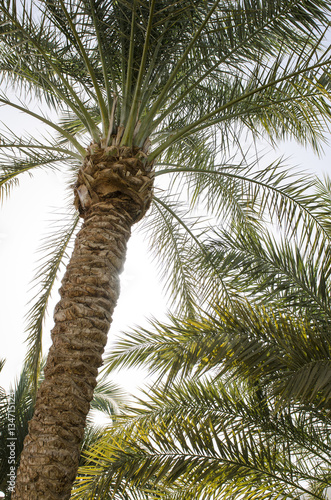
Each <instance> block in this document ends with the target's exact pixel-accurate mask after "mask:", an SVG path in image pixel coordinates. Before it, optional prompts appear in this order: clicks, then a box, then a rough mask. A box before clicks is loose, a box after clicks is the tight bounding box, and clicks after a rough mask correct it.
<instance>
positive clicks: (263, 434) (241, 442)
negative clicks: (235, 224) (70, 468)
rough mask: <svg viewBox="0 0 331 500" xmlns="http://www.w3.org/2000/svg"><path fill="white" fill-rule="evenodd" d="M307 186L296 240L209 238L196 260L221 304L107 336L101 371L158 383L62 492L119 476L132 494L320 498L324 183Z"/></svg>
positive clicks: (325, 478) (327, 378) (328, 350)
mask: <svg viewBox="0 0 331 500" xmlns="http://www.w3.org/2000/svg"><path fill="white" fill-rule="evenodd" d="M316 188H317V191H316V193H311V200H313V203H314V209H313V213H314V217H312V220H311V226H310V227H309V226H307V225H301V226H300V229H301V230H300V229H299V228H296V238H297V240H298V241H299V242H300V245H299V246H296V244H295V240H292V241H291V242H288V241H286V242H284V241H282V239H281V238H280V236H279V235H278V237H277V239H275V238H272V237H271V236H270V234H267V233H265V234H264V235H263V233H260V234H259V237H258V238H257V237H256V236H257V235H256V234H253V233H252V232H247V228H245V227H241V231H239V230H238V233H237V234H236V235H233V232H231V234H226V233H225V232H223V234H222V236H221V235H220V234H219V235H218V239H217V240H216V241H213V243H212V244H211V246H210V251H211V253H213V259H209V260H208V261H206V265H215V266H219V268H221V270H222V271H224V275H225V277H227V279H228V281H229V288H231V289H232V290H233V294H234V296H236V300H235V302H233V303H232V308H228V307H226V306H224V304H222V302H220V303H218V304H215V306H214V312H213V313H212V314H209V315H201V316H200V318H199V319H198V318H195V320H194V321H192V320H191V319H186V320H181V319H178V318H172V319H171V322H170V323H169V324H168V325H166V324H161V323H158V322H155V323H154V325H153V326H154V328H153V329H152V330H149V331H148V330H146V329H145V330H142V329H137V330H135V331H132V332H131V333H129V334H127V335H126V336H125V337H124V339H123V340H122V341H121V342H120V343H119V344H118V345H117V346H115V347H114V349H113V353H112V354H111V355H110V356H109V358H108V368H109V369H111V368H114V367H116V368H118V367H121V366H127V365H128V366H136V365H137V364H142V365H143V366H148V367H149V368H150V370H151V371H153V372H154V373H157V374H158V376H159V378H160V379H163V381H162V382H161V384H159V386H156V385H155V384H154V386H153V387H152V388H150V390H149V393H148V394H145V397H144V399H143V400H139V401H137V403H138V406H137V407H136V408H135V409H134V410H133V412H132V414H131V416H129V417H127V418H126V419H125V420H124V421H119V422H117V425H116V426H115V430H114V429H112V430H111V432H108V433H105V434H104V436H103V437H102V438H101V439H100V440H99V442H97V443H96V444H95V446H93V447H92V448H91V449H90V450H88V453H87V464H86V466H85V467H83V468H82V469H81V470H80V474H79V476H78V479H77V482H76V487H75V489H74V492H73V498H86V495H87V496H89V495H90V496H89V498H107V495H108V493H109V492H113V491H115V492H116V491H117V489H118V498H122V496H121V494H122V488H123V485H124V484H125V485H126V491H127V492H130V487H133V488H135V489H139V490H140V492H141V495H142V497H141V498H144V496H143V495H147V498H148V495H150V497H149V498H154V497H155V498H158V495H159V494H160V491H162V490H163V492H164V494H165V497H166V498H176V499H177V498H178V499H179V498H185V499H186V498H192V499H193V498H197V497H199V496H201V498H206V499H207V498H210V499H214V498H238V497H243V498H254V499H255V498H256V499H260V498H265V499H270V500H271V499H275V498H284V499H285V498H286V499H299V498H312V499H313V498H315V499H320V500H325V499H326V498H329V496H328V493H329V494H330V490H329V487H330V482H331V461H330V457H331V442H330V427H331V420H330V408H331V406H330V405H331V342H330V338H331V335H330V314H331V313H330V307H329V301H330V292H331V290H330V262H331V261H330V236H331V235H330V225H329V219H330V211H331V210H330V208H331V206H330V181H329V180H328V179H326V180H325V182H321V181H317V182H316ZM234 238H235V241H234ZM244 242H245V243H244ZM218 254H219V255H218ZM240 289H241V290H244V291H245V293H244V294H243V293H241V295H242V297H241V298H240V294H239V290H240ZM247 294H249V296H250V301H251V303H250V302H248V300H247ZM106 364H107V362H106ZM114 436H115V437H114ZM129 498H130V497H129ZM132 498H134V497H132Z"/></svg>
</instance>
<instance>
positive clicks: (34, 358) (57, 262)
mask: <svg viewBox="0 0 331 500" xmlns="http://www.w3.org/2000/svg"><path fill="white" fill-rule="evenodd" d="M78 223H79V216H78V215H77V214H73V213H71V214H70V213H69V214H62V224H61V226H58V224H55V225H54V228H53V231H52V233H51V234H49V235H48V236H47V237H46V238H45V242H44V243H43V245H42V247H41V248H40V252H41V253H42V255H43V257H42V263H41V264H40V266H39V268H38V270H37V273H36V276H35V278H34V281H35V282H36V286H38V288H39V287H40V290H39V291H38V292H37V293H36V295H35V296H34V298H33V299H32V301H31V302H32V305H31V307H30V310H29V312H28V313H27V316H26V319H27V329H26V331H27V333H28V337H27V343H28V351H27V354H26V358H25V363H26V366H27V370H28V373H29V375H30V377H31V380H32V382H33V384H34V385H36V384H37V381H38V378H39V371H40V362H41V357H42V335H43V323H44V320H45V317H46V314H47V304H48V301H49V299H50V297H51V293H52V291H53V286H54V283H55V281H56V278H57V277H58V274H59V271H60V270H61V268H62V266H63V263H64V262H65V261H66V259H67V258H68V249H69V248H70V244H71V242H72V238H73V236H74V234H75V231H76V228H77V225H78Z"/></svg>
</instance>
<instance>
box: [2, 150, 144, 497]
mask: <svg viewBox="0 0 331 500" xmlns="http://www.w3.org/2000/svg"><path fill="white" fill-rule="evenodd" d="M139 154H140V152H139V151H137V150H136V151H132V150H131V149H130V150H129V148H122V149H117V148H115V149H114V148H107V149H106V150H105V149H100V148H99V147H98V146H97V145H93V146H92V147H91V148H90V149H89V153H88V155H87V157H86V160H85V162H84V165H83V167H82V169H81V170H80V172H79V175H78V180H77V185H76V187H75V191H76V206H77V208H78V209H79V211H80V213H81V215H82V217H84V219H85V220H84V223H83V226H82V228H81V230H80V231H79V233H78V235H77V237H76V241H75V247H74V251H73V254H72V257H71V260H70V262H69V264H68V267H67V270H66V273H65V276H64V278H63V281H62V286H61V289H60V296H61V300H60V302H59V303H58V304H57V306H56V308H55V313H54V320H55V326H54V328H53V330H52V340H53V344H52V347H51V348H50V351H49V355H48V359H47V364H46V368H45V380H44V382H43V383H42V385H41V387H40V390H39V392H38V395H37V401H36V408H35V413H34V416H33V419H32V420H31V421H30V424H29V434H28V436H27V437H26V440H25V444H24V449H23V452H22V455H21V464H20V467H19V470H18V474H17V481H16V489H15V493H14V494H13V495H12V499H13V500H18V499H20V500H64V499H68V498H70V491H71V487H72V483H73V481H74V479H75V476H76V473H77V468H78V461H79V449H80V443H81V441H82V438H83V433H84V427H85V420H86V415H87V413H88V411H89V403H90V401H91V399H92V397H93V390H94V387H95V385H96V377H97V373H98V368H99V366H100V365H101V363H102V353H103V350H104V347H105V344H106V342H107V332H108V330H109V326H110V323H111V321H112V314H113V311H114V308H115V305H116V302H117V299H118V296H119V274H120V272H121V270H122V268H123V265H124V260H125V255H126V245H127V241H128V239H129V237H130V230H131V226H132V225H133V224H134V222H136V221H137V220H139V219H140V218H141V217H142V216H143V215H144V213H145V212H146V210H147V208H148V206H149V203H150V199H151V192H152V175H151V173H150V169H148V168H147V169H146V168H144V164H143V162H142V161H141V158H140V157H139ZM128 172H129V174H128Z"/></svg>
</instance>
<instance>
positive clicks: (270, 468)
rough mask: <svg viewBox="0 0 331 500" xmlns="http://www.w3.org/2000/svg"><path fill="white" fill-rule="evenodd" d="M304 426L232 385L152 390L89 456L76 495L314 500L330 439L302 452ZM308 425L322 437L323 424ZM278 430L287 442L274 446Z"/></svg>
mask: <svg viewBox="0 0 331 500" xmlns="http://www.w3.org/2000/svg"><path fill="white" fill-rule="evenodd" d="M305 420H306V422H305V423H306V424H307V425H308V426H309V430H310V429H311V427H312V424H311V423H309V417H307V415H304V414H300V417H297V416H293V415H290V414H289V413H288V414H286V413H284V414H282V415H279V416H278V420H277V418H271V417H270V415H269V414H266V413H265V410H264V407H263V405H261V404H258V399H256V395H255V394H254V393H253V394H250V393H249V392H247V391H245V390H244V387H236V386H235V385H230V386H224V385H223V384H221V383H212V382H211V381H205V382H204V383H202V382H196V381H192V382H187V383H185V384H180V385H178V386H175V387H173V388H172V389H171V390H170V391H168V392H166V393H164V388H163V389H162V388H160V389H159V390H158V389H156V390H155V389H154V390H151V392H150V396H149V400H147V401H146V400H144V401H139V408H138V409H136V410H135V411H134V412H133V415H132V417H130V418H127V419H126V420H124V421H122V422H119V423H118V425H117V426H116V427H115V429H113V430H112V432H111V433H110V432H109V433H108V434H107V435H105V436H103V437H102V438H101V439H100V441H99V442H98V443H96V444H95V446H94V447H92V449H91V450H89V452H88V453H87V458H88V461H87V465H86V466H85V467H83V468H81V470H80V472H81V474H82V476H81V481H80V487H81V490H80V491H81V492H83V491H84V493H85V494H86V493H87V492H89V494H91V493H92V492H93V494H94V495H96V494H98V493H99V492H100V494H101V495H102V494H105V492H116V490H117V488H118V487H120V486H121V485H124V484H126V485H128V488H129V491H130V487H132V486H136V487H137V486H138V487H140V488H141V489H145V490H147V491H151V494H152V498H157V493H158V491H157V488H158V487H159V488H161V490H162V488H166V487H167V486H171V487H172V488H173V489H174V490H175V491H176V489H177V491H178V492H180V491H183V490H184V491H186V489H188V490H190V488H192V487H194V488H195V495H196V497H197V496H200V495H202V496H203V498H210V499H212V498H216V497H217V498H224V499H225V498H229V497H230V498H232V496H233V497H236V496H238V495H245V498H251V499H258V498H265V499H270V500H271V499H275V498H287V499H295V498H298V497H299V496H300V495H302V494H307V493H308V494H309V493H311V494H312V497H313V498H318V499H322V498H323V493H322V492H323V489H325V488H326V487H327V484H328V483H327V481H328V480H329V479H328V476H327V475H325V474H323V472H322V470H323V468H324V467H327V466H328V463H329V460H328V453H329V451H328V450H329V448H330V440H329V439H328V438H327V442H326V441H324V438H322V439H318V443H319V444H318V445H317V443H316V448H315V449H314V450H312V449H310V447H309V446H310V444H311V443H312V440H310V441H309V445H308V444H307V446H306V447H305V446H304V445H303V438H304V437H307V434H306V433H305V431H304V426H303V422H304V421H305ZM280 422H282V424H283V425H282V424H281V423H280ZM314 424H315V428H317V427H318V425H321V428H323V435H325V436H326V433H327V432H328V428H329V423H328V424H325V423H323V424H322V422H319V424H317V421H315V422H314ZM286 426H288V427H291V428H292V430H293V432H292V435H291V434H290V433H288V435H287V440H286V442H284V445H283V446H279V445H278V443H279V441H278V440H279V438H280V436H282V432H283V431H284V427H286ZM313 435H314V433H313ZM282 438H283V436H282ZM320 438H321V436H320ZM316 459H317V463H316V461H315V462H314V460H316ZM312 463H314V465H315V468H314V472H312V469H310V466H311V464H312ZM319 472H322V474H321V475H319ZM307 482H308V483H310V484H311V488H309V486H307ZM153 487H154V488H155V487H156V490H154V495H155V496H153ZM309 490H310V491H309ZM77 498H79V496H78V497H77ZM101 498H102V497H101ZM179 498H181V497H180V496H179ZM185 498H186V497H185ZM188 498H191V497H190V496H188Z"/></svg>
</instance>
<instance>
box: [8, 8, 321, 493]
mask: <svg viewBox="0 0 331 500" xmlns="http://www.w3.org/2000/svg"><path fill="white" fill-rule="evenodd" d="M328 12H329V5H328V2H326V1H321V0H318V1H317V0H316V1H314V0H313V1H309V2H303V3H300V5H297V4H296V2H292V1H286V2H281V3H279V2H278V1H272V0H268V1H264V2H261V3H260V2H259V3H256V2H255V1H253V0H251V1H245V2H241V1H238V2H236V3H234V2H232V1H226V0H213V1H211V0H205V1H202V0H182V1H180V2H172V1H168V0H151V1H150V2H145V1H140V0H134V1H133V2H127V1H126V0H73V1H70V2H68V1H65V0H60V1H59V2H53V1H52V0H35V1H31V2H25V1H24V0H22V1H21V2H19V1H15V0H13V1H10V0H9V1H7V0H1V2H0V50H1V63H0V68H1V75H2V83H3V85H5V86H7V88H9V89H12V88H14V89H15V91H16V92H17V94H18V95H19V96H20V100H18V99H13V98H11V97H10V95H11V94H9V93H6V89H5V90H4V91H3V93H2V94H1V96H0V103H1V105H3V106H7V107H9V108H10V109H13V110H18V111H23V112H24V113H26V114H27V115H29V116H30V117H33V118H35V119H37V120H39V122H40V124H42V125H43V126H47V127H48V128H49V130H50V131H51V134H50V137H49V138H48V139H46V138H44V137H43V138H41V139H38V138H36V137H30V136H29V135H28V134H26V135H25V136H23V137H20V138H19V137H17V135H16V134H15V133H14V132H7V133H6V134H3V135H2V137H1V150H2V152H3V164H2V167H1V168H2V175H1V180H0V182H1V187H2V194H7V193H8V192H9V190H10V188H11V187H12V186H13V185H14V184H15V183H17V178H18V175H19V174H22V173H24V172H32V171H33V169H36V168H43V169H51V168H62V169H67V171H69V172H72V171H74V172H75V180H74V196H75V202H74V203H75V206H76V209H77V211H78V214H79V215H80V216H81V218H82V219H83V224H82V227H81V229H80V230H79V232H78V234H77V235H76V237H75V247H74V250H73V253H72V256H71V259H70V262H69V264H68V266H67V269H66V273H65V276H64V278H63V281H62V287H61V290H60V294H61V300H60V302H59V303H58V305H57V306H56V309H55V314H54V318H55V326H54V329H53V331H52V340H53V345H52V347H51V349H50V351H49V356H48V360H47V365H46V367H45V380H44V382H43V384H42V386H41V387H40V390H39V393H38V397H37V401H36V407H35V413H34V417H33V419H32V420H31V422H30V426H29V435H28V437H27V439H26V441H25V446H24V450H23V453H22V457H21V465H20V470H19V472H18V476H17V482H16V492H15V494H14V498H24V499H25V500H26V499H29V498H31V499H32V498H33V499H35V498H36V497H38V498H45V499H46V498H69V496H70V489H71V484H72V482H73V480H74V478H75V475H76V470H77V466H78V461H79V446H80V442H81V440H82V438H83V433H84V426H85V419H86V415H87V413H88V410H89V402H90V401H91V399H92V397H93V389H94V387H95V385H96V376H97V370H98V367H99V366H100V364H101V362H102V353H103V350H104V346H105V344H106V341H107V332H108V329H109V326H110V323H111V320H112V313H113V310H114V307H115V305H116V301H117V298H118V295H119V273H120V272H121V269H122V267H123V264H124V260H125V252H126V245H127V241H128V239H129V236H130V233H131V228H132V226H133V224H134V223H136V222H138V221H139V220H140V219H142V218H143V217H144V215H145V213H146V211H147V210H148V208H149V206H150V204H151V201H152V199H153V205H154V208H153V210H154V213H156V217H155V219H154V220H155V221H156V222H155V225H154V226H153V223H151V225H152V226H153V229H154V238H155V239H156V241H157V243H158V244H159V245H160V246H161V248H163V251H164V252H166V251H168V254H169V257H168V258H169V260H168V262H169V261H170V262H171V266H169V269H174V270H175V271H179V278H178V279H177V280H175V282H174V291H175V292H176V293H177V295H178V291H179V290H180V291H182V292H183V293H182V294H181V296H182V297H183V299H182V302H184V303H185V306H186V310H187V311H190V312H191V314H193V311H194V303H195V298H196V296H198V295H199V293H198V288H197V286H196V283H197V282H196V276H195V273H194V272H193V271H192V269H191V267H190V263H189V259H188V257H189V255H190V250H191V248H192V247H199V248H200V249H204V245H203V241H202V240H201V238H202V237H201V231H199V230H198V229H197V230H196V231H195V228H194V224H193V223H191V224H190V221H189V220H188V221H187V220H186V221H185V219H184V218H183V217H182V215H181V213H180V211H178V210H177V209H178V202H177V201H176V199H174V198H173V197H172V196H170V193H167V194H166V196H163V197H161V196H156V195H155V194H153V182H154V178H155V177H156V176H157V175H158V176H161V175H168V176H169V178H171V176H174V177H175V180H176V179H177V175H178V174H180V175H181V177H182V178H183V179H184V182H185V185H187V186H188V187H189V188H190V189H191V192H190V200H191V201H192V206H191V208H192V207H193V208H194V205H195V204H197V203H198V201H199V200H201V198H202V199H203V198H205V200H206V206H207V208H209V209H213V210H214V213H215V215H219V213H220V210H221V209H222V208H223V207H227V210H228V211H232V213H233V214H235V215H236V216H237V218H245V217H247V214H248V212H247V200H246V197H245V195H246V187H245V186H246V185H247V182H251V183H253V184H254V185H255V186H258V183H256V182H255V181H254V179H253V180H252V181H250V180H249V177H248V178H247V175H246V176H245V173H244V172H242V171H241V165H239V166H237V167H234V166H232V170H229V167H230V166H231V163H230V165H229V162H228V161H226V158H227V155H228V153H229V151H230V146H231V145H232V144H233V143H234V144H237V146H238V147H240V146H241V136H240V131H241V130H243V131H245V130H246V131H250V132H251V133H252V134H253V137H257V136H258V134H262V133H266V135H267V136H269V137H270V138H271V140H273V141H274V140H276V139H277V138H279V137H288V136H291V137H294V138H296V139H298V140H299V141H301V142H302V143H306V144H308V143H309V144H312V145H313V146H314V147H315V148H316V149H318V147H319V146H318V143H319V140H320V139H322V138H323V133H324V129H325V122H326V120H328V119H329V116H330V108H329V102H328V97H329V93H328V92H329V91H328V86H329V77H328V74H329V73H328V67H329V55H328V49H323V48H322V44H323V40H324V37H325V34H326V31H327V27H328ZM31 96H34V97H35V98H37V99H40V100H41V101H42V102H43V103H45V106H46V107H47V106H48V107H49V108H51V109H53V110H55V111H56V112H57V113H58V115H59V121H58V123H55V122H54V120H53V119H50V118H48V117H47V116H46V114H43V113H41V112H36V111H33V110H32V109H31V107H29V99H30V98H31ZM45 113H46V112H45ZM215 144H219V146H217V147H216V146H215ZM246 174H247V172H246ZM235 181H236V182H235ZM170 184H171V182H170V181H169V182H168V183H167V186H169V185H170ZM301 187H302V186H301ZM301 187H298V190H297V193H299V192H300V188H301ZM263 188H264V189H269V190H273V192H278V191H277V189H276V185H275V184H273V182H272V181H271V182H270V185H269V186H268V187H267V186H266V185H264V186H263ZM223 195H224V196H223ZM222 196H223V199H222ZM293 198H295V193H294V194H293V195H292V198H291V199H293ZM251 205H252V203H250V204H249V209H250V210H249V216H250V217H251V218H254V217H255V216H254V210H253V208H252V206H251ZM159 222H161V226H156V223H159ZM77 224H78V217H77V216H76V218H75V219H74V221H71V222H70V223H69V225H68V226H67V227H66V228H65V229H64V230H63V231H61V232H58V233H57V236H56V238H55V240H54V242H53V243H54V244H53V247H54V249H55V258H53V257H52V258H50V259H48V260H47V261H46V262H45V263H44V266H43V267H42V271H41V276H42V289H41V293H40V295H38V296H37V298H36V303H35V304H34V306H33V307H32V309H31V313H30V320H31V321H30V325H29V339H30V349H29V353H28V358H27V359H28V362H29V363H30V366H31V367H32V369H33V371H34V373H35V376H34V379H35V381H36V380H37V377H38V370H39V364H40V346H41V334H42V318H43V316H44V314H45V309H46V305H47V301H48V298H49V294H50V291H51V288H52V285H53V283H54V279H55V276H56V274H57V271H58V269H59V266H60V264H61V262H62V260H63V256H64V254H65V253H66V250H67V247H68V244H69V242H70V241H71V239H72V237H73V235H74V234H75V229H76V227H77ZM157 227H158V228H160V227H161V229H156V228H157ZM197 235H200V239H199V237H198V236H197ZM44 271H45V272H46V275H44ZM204 285H206V286H205V290H206V293H209V292H210V291H211V290H212V291H216V290H217V293H219V290H220V289H222V290H223V292H224V293H226V288H225V287H224V286H223V283H222V281H221V280H219V279H218V277H217V276H216V277H215V273H214V272H213V273H212V275H210V276H205V277H204Z"/></svg>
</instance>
